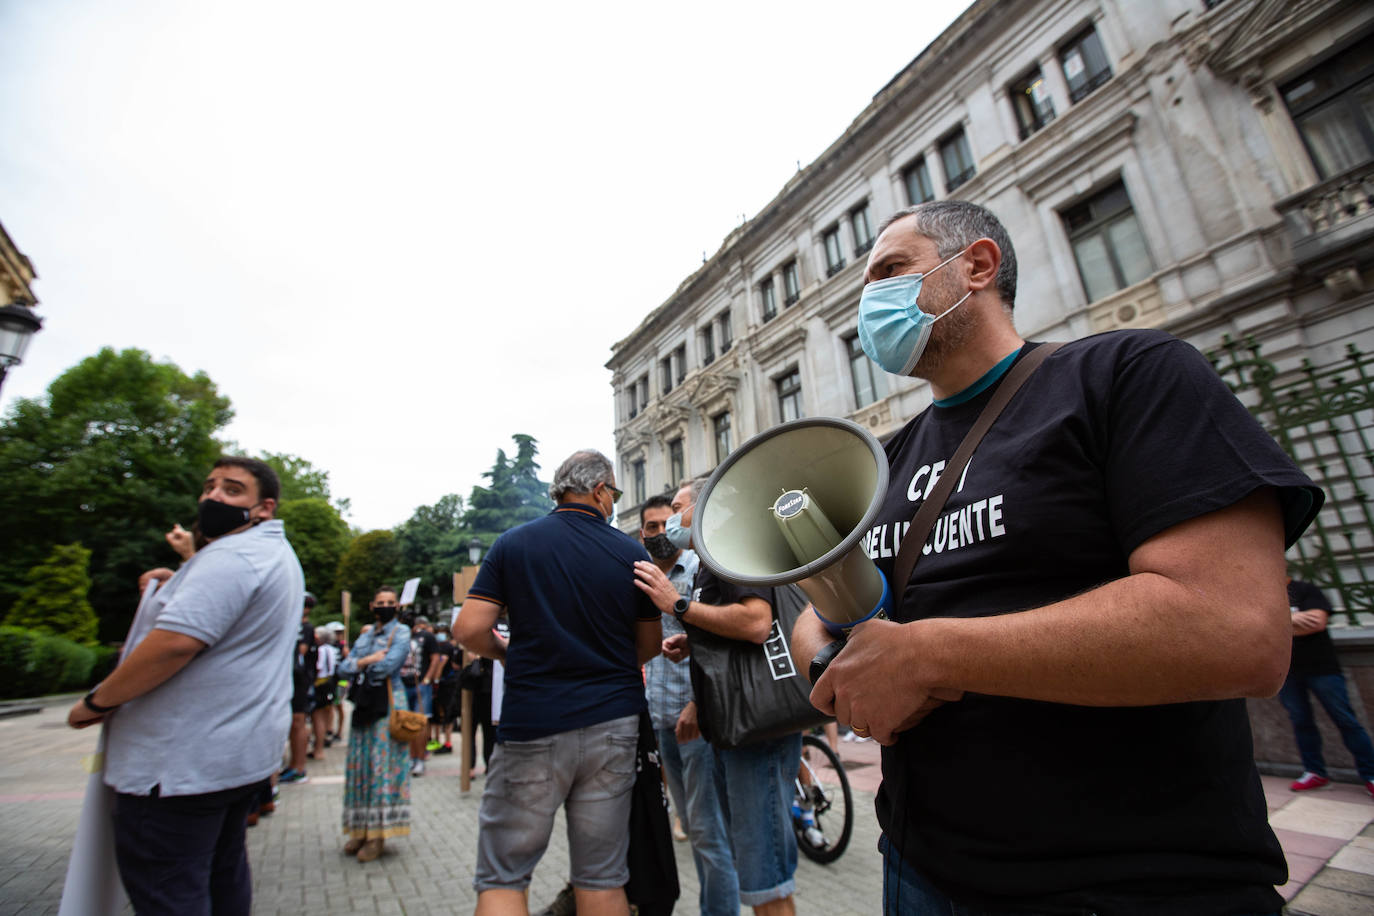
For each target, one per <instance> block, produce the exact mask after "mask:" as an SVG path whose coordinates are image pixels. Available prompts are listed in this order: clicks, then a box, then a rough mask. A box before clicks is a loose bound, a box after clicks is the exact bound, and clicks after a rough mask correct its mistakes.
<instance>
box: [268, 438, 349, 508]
mask: <svg viewBox="0 0 1374 916" xmlns="http://www.w3.org/2000/svg"><path fill="white" fill-rule="evenodd" d="M258 457H259V458H261V459H262V460H263V461H265V462H267V464H268V465H270V466H271V468H272V470H274V471H276V472H277V477H278V478H280V479H281V501H282V502H286V501H287V500H296V499H323V500H324V501H325V502H330V503H333V505H334V507H335V508H337V509H338V510H339V512H341V513H342V512H347V511H348V509H349V506H350V500H347V499H334V498H333V496H332V495H331V494H330V492H329V472H328V471H325V470H321V469H320V468H317V467H315V466H314V465H313V464H311V463H310V462H309V461H306V460H305V459H304V458H300V457H298V456H296V455H288V454H286V453H285V452H263V453H262V454H261V455H259V456H258Z"/></svg>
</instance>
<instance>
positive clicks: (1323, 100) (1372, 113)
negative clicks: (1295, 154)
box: [1279, 38, 1374, 179]
mask: <svg viewBox="0 0 1374 916" xmlns="http://www.w3.org/2000/svg"><path fill="white" fill-rule="evenodd" d="M1371 43H1372V42H1371V39H1369V38H1366V39H1364V40H1363V41H1361V42H1359V43H1357V44H1355V45H1354V46H1352V47H1351V48H1350V49H1348V50H1346V51H1344V52H1342V53H1340V54H1338V55H1336V56H1335V57H1333V58H1331V59H1330V60H1328V61H1326V62H1325V63H1323V64H1322V65H1321V66H1319V67H1316V68H1314V69H1312V70H1309V71H1308V72H1306V73H1304V74H1303V75H1302V76H1300V77H1298V78H1297V79H1296V80H1294V81H1293V82H1291V83H1289V84H1288V85H1286V86H1283V87H1282V88H1281V89H1280V90H1279V91H1280V92H1281V93H1282V94H1283V101H1284V104H1286V105H1287V106H1288V113H1289V114H1290V115H1292V116H1293V123H1294V124H1295V125H1297V128H1298V133H1300V134H1302V142H1303V145H1304V146H1306V147H1307V152H1308V155H1310V156H1311V157H1312V164H1313V165H1314V166H1316V168H1317V174H1319V175H1321V177H1322V178H1324V179H1325V178H1330V177H1331V176H1333V175H1339V174H1340V173H1341V172H1344V171H1347V170H1349V169H1353V168H1355V167H1356V166H1358V165H1363V164H1364V163H1366V162H1369V161H1370V160H1371V159H1374V49H1371V47H1370V45H1371Z"/></svg>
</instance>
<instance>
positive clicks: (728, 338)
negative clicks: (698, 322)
mask: <svg viewBox="0 0 1374 916" xmlns="http://www.w3.org/2000/svg"><path fill="white" fill-rule="evenodd" d="M716 327H717V328H718V329H719V334H718V335H717V339H718V340H720V352H721V353H724V352H725V351H726V350H729V349H730V344H732V343H734V341H735V332H734V329H733V328H732V327H731V326H730V310H729V309H726V310H725V311H723V312H721V313H720V317H719V318H717V319H716Z"/></svg>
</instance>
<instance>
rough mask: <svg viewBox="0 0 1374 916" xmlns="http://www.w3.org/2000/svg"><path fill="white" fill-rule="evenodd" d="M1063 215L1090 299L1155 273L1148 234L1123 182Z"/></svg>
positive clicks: (1109, 293) (1095, 299) (1133, 283)
mask: <svg viewBox="0 0 1374 916" xmlns="http://www.w3.org/2000/svg"><path fill="white" fill-rule="evenodd" d="M1063 218H1064V225H1065V227H1066V228H1067V229H1068V231H1069V244H1070V245H1072V246H1073V255H1074V259H1075V260H1076V261H1077V262H1078V274H1079V276H1080V277H1082V279H1083V291H1084V292H1085V293H1087V296H1088V301H1089V302H1096V301H1097V300H1099V299H1103V298H1105V297H1107V296H1110V295H1111V294H1112V293H1114V292H1116V291H1117V290H1121V289H1125V288H1126V287H1128V286H1133V285H1135V284H1136V283H1140V282H1141V281H1142V280H1145V279H1146V278H1148V277H1149V276H1150V274H1152V273H1153V272H1154V263H1153V262H1152V261H1151V260H1150V252H1149V250H1148V249H1147V248H1146V247H1145V236H1144V234H1143V233H1141V231H1140V224H1139V223H1138V222H1136V218H1135V211H1134V210H1133V209H1132V208H1131V199H1130V197H1128V196H1127V195H1126V186H1125V185H1124V184H1122V183H1121V182H1119V181H1118V182H1117V183H1116V184H1114V185H1112V186H1111V187H1109V188H1107V189H1106V190H1103V191H1100V192H1099V193H1097V194H1094V195H1093V196H1092V197H1090V198H1088V199H1087V200H1085V201H1084V202H1083V203H1081V204H1077V205H1076V206H1074V207H1071V208H1069V209H1068V210H1065V211H1064V213H1063Z"/></svg>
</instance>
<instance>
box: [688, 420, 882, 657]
mask: <svg viewBox="0 0 1374 916" xmlns="http://www.w3.org/2000/svg"><path fill="white" fill-rule="evenodd" d="M887 481H888V477H887V455H886V454H884V452H883V448H882V446H881V445H880V444H879V443H878V440H877V439H874V438H873V436H871V435H870V434H869V433H868V432H867V431H866V430H864V428H863V427H861V426H859V425H858V424H856V423H852V422H850V421H849V420H843V419H840V418H838V417H807V418H804V419H801V420H793V421H791V422H789V423H783V424H780V425H778V426H775V427H773V428H772V429H769V430H765V431H764V432H762V433H759V434H758V435H757V436H754V437H753V438H752V439H750V440H749V441H748V442H746V443H744V445H742V446H740V448H739V449H738V450H737V451H735V452H734V453H733V454H731V455H730V456H729V457H728V458H726V459H725V461H723V462H722V463H721V465H720V467H718V468H716V470H715V472H714V473H713V474H711V477H710V479H709V480H707V481H706V486H705V487H704V488H703V489H702V491H701V492H700V493H699V494H697V499H696V509H695V511H694V513H693V518H692V543H693V545H694V546H695V548H696V551H697V555H698V556H699V557H700V558H701V562H702V563H705V564H706V566H707V568H709V569H710V570H711V571H712V572H714V573H715V574H716V575H718V576H720V577H721V578H722V579H725V580H726V581H729V582H734V583H735V584H737V585H758V586H770V587H772V586H779V585H788V584H791V583H794V582H795V583H796V584H797V585H798V587H800V588H801V590H802V591H803V592H804V593H805V594H806V597H807V598H809V599H810V600H811V604H812V605H813V606H814V607H815V609H816V614H817V616H819V617H820V618H821V620H822V621H823V622H824V623H825V625H826V627H827V629H829V630H830V631H831V632H832V633H833V634H835V635H837V636H840V635H843V634H844V633H845V632H847V631H848V630H849V629H850V628H852V627H854V626H855V625H857V624H859V623H862V622H863V621H865V620H868V619H869V618H871V617H875V616H886V614H887V612H888V611H890V610H891V607H892V593H891V590H890V589H889V588H888V585H887V579H886V578H885V577H884V576H883V574H882V573H881V572H880V571H879V570H878V568H877V567H876V566H874V565H873V562H872V561H871V560H870V559H869V558H868V556H867V555H866V554H865V553H864V552H863V551H861V550H857V549H856V548H857V547H858V545H859V542H860V541H861V540H863V537H864V535H865V533H866V532H867V531H868V530H869V529H870V528H871V527H872V526H873V523H874V519H875V518H876V517H877V515H878V512H879V510H880V509H881V507H882V498H883V495H884V494H885V493H886V492H887ZM779 492H780V493H781V495H779V496H777V497H776V498H774V499H773V501H772V502H771V503H768V502H766V499H767V496H766V494H770V493H779Z"/></svg>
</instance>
